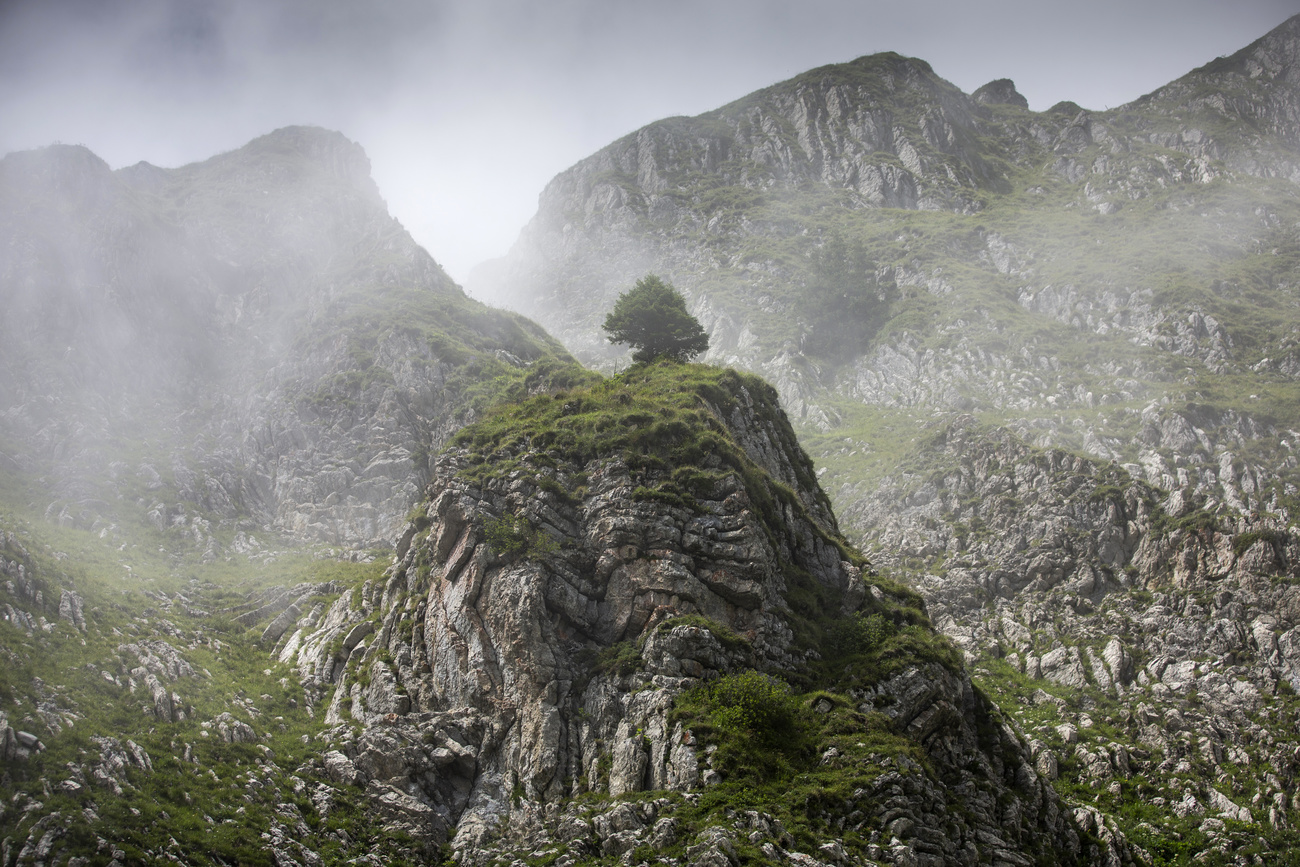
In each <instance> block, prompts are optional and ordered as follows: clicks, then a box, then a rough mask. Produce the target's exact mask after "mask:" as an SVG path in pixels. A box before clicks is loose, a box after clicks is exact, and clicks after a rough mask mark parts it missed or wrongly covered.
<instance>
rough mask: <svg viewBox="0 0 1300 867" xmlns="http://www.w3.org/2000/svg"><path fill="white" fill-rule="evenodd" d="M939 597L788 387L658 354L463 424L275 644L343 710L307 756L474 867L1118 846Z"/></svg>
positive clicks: (1114, 851) (330, 715)
mask: <svg viewBox="0 0 1300 867" xmlns="http://www.w3.org/2000/svg"><path fill="white" fill-rule="evenodd" d="M665 396H671V398H666V397H665ZM512 415H516V416H517V417H519V418H522V419H527V420H528V425H527V427H526V428H525V429H524V430H521V429H520V425H519V424H517V423H511V422H513V421H514V419H513V418H511V417H510V416H512ZM547 431H551V432H554V431H563V432H566V433H570V434H572V436H573V439H568V438H562V437H549V436H547V434H546V432H547ZM548 440H549V441H548ZM918 603H919V600H917V599H916V597H915V596H914V595H912V594H911V593H909V592H908V591H905V590H903V589H902V588H901V587H898V586H897V585H893V584H891V583H889V582H879V581H876V580H874V579H873V576H872V574H871V571H870V567H869V565H867V564H866V563H865V562H864V561H863V560H862V559H861V557H860V556H859V555H857V554H856V552H854V551H852V550H851V549H849V548H848V547H847V546H846V544H845V543H844V541H843V539H842V538H840V536H839V534H838V531H837V529H836V525H835V521H834V518H833V516H832V515H831V513H830V511H829V509H827V508H826V502H825V498H824V496H823V495H821V493H820V491H819V490H818V489H817V488H816V486H815V483H814V482H812V481H811V466H810V465H809V462H808V460H807V458H806V456H805V455H804V454H803V453H802V451H801V450H800V449H799V446H798V444H797V442H796V441H795V439H794V435H793V431H792V430H791V429H790V427H789V424H788V423H787V422H786V421H785V418H784V415H783V413H782V412H781V411H780V409H779V407H778V406H777V404H776V395H775V393H774V392H773V391H772V390H771V388H770V387H769V386H767V385H766V384H764V383H763V382H762V381H760V380H758V379H755V378H753V377H747V376H740V375H737V374H735V373H732V372H730V371H718V370H716V369H713V368H691V367H685V366H682V365H678V364H669V363H659V364H658V366H656V367H650V368H645V367H635V368H632V369H631V370H629V371H628V372H627V373H625V374H623V375H622V376H620V377H617V378H615V379H611V380H606V381H603V382H600V383H598V384H596V385H594V386H592V387H590V388H587V389H575V390H573V391H570V392H566V393H558V394H554V395H544V396H541V397H538V398H535V399H534V400H533V401H532V402H530V403H526V404H524V405H522V406H521V407H519V408H517V409H515V410H513V411H512V412H511V413H508V414H507V417H506V418H504V419H502V418H493V419H489V420H488V421H486V422H483V423H481V424H480V425H477V426H474V427H471V428H467V429H466V430H464V431H462V432H461V433H460V434H459V435H458V437H457V439H456V442H455V443H454V444H453V446H452V447H451V448H450V449H449V450H448V451H447V452H446V453H444V455H443V456H442V457H441V458H440V460H439V461H438V464H437V466H436V469H435V474H434V479H433V481H432V482H431V484H430V486H429V488H428V490H427V492H426V500H425V502H424V503H423V504H422V505H421V506H420V507H419V508H418V509H417V512H416V514H415V516H414V518H413V520H412V523H411V525H410V526H409V527H408V529H407V531H406V533H405V534H404V535H403V537H402V541H401V544H400V545H399V547H398V549H397V555H396V558H395V561H394V564H393V566H392V567H391V568H390V569H389V570H388V571H387V572H386V573H385V575H384V576H383V579H382V580H376V581H372V582H369V583H367V584H365V585H363V586H362V587H361V588H360V589H359V591H357V592H356V593H353V594H350V595H346V596H342V597H340V598H339V600H338V601H337V602H335V603H334V604H333V605H332V606H330V607H329V608H327V609H320V608H318V609H317V611H316V612H314V613H312V614H309V615H308V616H306V617H304V618H302V619H301V620H299V621H298V622H297V623H296V625H295V626H294V627H291V629H292V630H293V631H292V632H291V631H290V630H287V629H286V630H284V632H283V635H282V637H281V638H280V639H279V645H278V646H277V650H276V652H277V653H278V658H279V660H280V661H281V662H284V663H287V664H290V665H293V666H295V667H296V669H297V671H298V673H299V676H300V678H301V679H302V680H303V682H304V683H305V684H306V689H307V692H308V693H309V694H313V695H315V696H316V697H317V701H318V702H319V703H320V704H322V705H328V710H327V711H326V712H325V718H324V720H325V722H326V723H327V724H334V725H335V726H336V728H334V729H332V730H331V738H332V739H331V741H330V743H329V744H328V745H329V746H331V747H333V748H334V749H332V750H331V751H329V752H327V753H325V754H324V755H323V756H322V757H321V758H320V759H318V760H317V761H316V762H314V763H313V764H312V773H314V774H315V775H316V776H317V777H321V778H326V779H330V780H332V781H334V782H336V783H347V784H351V785H355V786H364V787H366V793H367V796H368V797H369V798H370V799H371V801H372V803H374V805H375V809H377V810H379V811H380V813H381V815H382V816H383V817H384V819H385V820H386V821H388V822H391V823H393V825H394V826H395V827H398V828H400V829H401V830H402V831H403V832H404V833H407V834H409V835H411V836H412V838H415V839H420V840H422V841H424V842H425V845H426V846H429V847H434V846H437V845H440V844H444V843H446V844H447V845H448V846H449V849H450V851H451V853H452V856H453V857H455V858H456V859H457V860H458V862H459V863H464V864H489V863H508V862H510V861H513V860H515V859H517V858H547V859H551V860H553V862H554V863H557V864H558V863H565V864H570V863H577V862H578V861H586V860H589V859H595V858H600V857H614V856H628V855H629V853H630V857H631V859H632V861H633V862H641V861H647V860H648V861H652V862H654V863H691V864H701V863H716V864H731V863H733V862H735V861H736V859H737V858H739V859H741V860H742V861H748V860H753V859H758V860H771V861H787V860H789V861H793V862H797V863H801V864H808V865H813V864H827V863H841V862H844V861H848V862H854V863H861V862H863V861H864V860H881V859H885V860H889V861H895V862H899V863H902V862H907V863H918V864H976V863H995V862H1005V863H1035V862H1041V861H1042V859H1043V858H1044V857H1045V855H1046V853H1057V854H1056V855H1054V857H1059V858H1060V860H1061V862H1062V863H1085V862H1090V861H1091V859H1092V858H1094V857H1097V856H1098V855H1099V853H1104V855H1105V856H1106V857H1112V858H1120V859H1123V857H1124V856H1125V855H1126V854H1127V851H1126V849H1125V848H1124V846H1123V844H1122V841H1117V840H1115V839H1113V838H1112V837H1110V835H1109V832H1108V830H1107V829H1105V828H1104V827H1102V828H1101V830H1102V833H1103V837H1104V838H1105V839H1104V840H1103V843H1102V844H1101V845H1100V848H1099V842H1098V838H1097V837H1095V836H1089V834H1088V833H1087V831H1081V830H1080V825H1079V822H1080V821H1081V820H1082V821H1084V822H1085V827H1090V826H1087V825H1086V823H1088V822H1096V821H1100V820H1097V819H1095V818H1094V817H1093V816H1092V815H1091V814H1086V810H1085V811H1084V814H1086V815H1084V814H1079V815H1078V816H1076V814H1075V813H1074V812H1072V811H1071V809H1070V808H1068V807H1066V806H1065V805H1063V804H1062V803H1061V802H1060V801H1059V799H1058V798H1057V797H1056V795H1055V793H1054V792H1053V791H1052V789H1051V786H1050V785H1049V784H1048V783H1047V782H1045V781H1044V780H1043V779H1042V778H1041V777H1040V776H1039V774H1038V773H1037V771H1036V770H1035V769H1034V765H1033V759H1032V757H1031V755H1030V752H1029V748H1028V746H1027V744H1026V743H1025V742H1023V741H1022V740H1021V739H1020V738H1019V737H1018V736H1017V735H1016V733H1015V732H1014V730H1012V729H1011V728H1010V727H1008V726H1007V724H1006V723H1005V722H1004V721H1002V719H1001V717H1000V714H999V713H998V711H997V710H996V708H994V707H993V706H992V705H991V704H990V703H989V702H988V700H987V699H986V698H985V697H984V696H982V695H981V694H979V693H978V692H977V691H976V690H975V689H974V688H973V687H972V685H971V682H970V680H969V678H968V677H967V675H966V673H965V671H964V670H963V668H962V666H961V664H960V662H959V661H958V658H957V657H956V656H955V655H954V654H953V653H952V651H951V648H950V647H949V646H948V645H947V644H946V642H945V641H944V640H943V639H941V638H940V637H938V636H937V635H936V634H935V633H933V632H932V631H931V629H930V627H929V624H928V621H927V620H926V618H925V615H924V614H923V612H922V610H921V609H920V608H919V607H917V606H918ZM871 629H875V630H876V631H875V632H871V631H870V630H871ZM759 672H761V674H759ZM777 675H780V676H781V679H778V678H777V677H776V676H777ZM747 678H748V679H747ZM787 683H794V684H797V687H795V688H793V689H792V688H791V687H789V686H787V685H786V684H787ZM728 690H730V692H729V691H728ZM733 693H734V694H733ZM751 702H762V703H763V704H762V705H761V706H759V705H757V704H755V705H754V706H752V707H751V705H750V703H751ZM737 710H744V711H745V712H746V713H751V714H753V715H754V718H753V719H750V718H748V717H745V716H743V715H741V714H735V713H732V712H735V711H737ZM764 711H765V712H767V713H768V714H769V715H770V716H771V717H772V718H770V719H769V718H767V717H764V716H760V713H761V712H764ZM729 713H731V715H729ZM774 734H775V735H779V738H780V741H781V742H775V741H774V742H771V743H769V742H768V739H769V738H771V737H772V736H773V735H774ZM756 745H758V746H759V747H760V748H759V749H758V750H755V746H756ZM625 860H626V858H625Z"/></svg>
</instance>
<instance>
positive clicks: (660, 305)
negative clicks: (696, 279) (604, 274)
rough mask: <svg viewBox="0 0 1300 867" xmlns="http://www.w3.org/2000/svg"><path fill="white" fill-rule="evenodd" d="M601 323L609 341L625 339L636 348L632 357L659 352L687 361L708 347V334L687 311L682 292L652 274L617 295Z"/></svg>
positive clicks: (637, 358)
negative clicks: (612, 307) (610, 310)
mask: <svg viewBox="0 0 1300 867" xmlns="http://www.w3.org/2000/svg"><path fill="white" fill-rule="evenodd" d="M604 327H605V332H606V333H607V334H609V342H610V343H626V344H627V345H628V346H631V347H632V348H633V349H635V350H636V351H635V352H633V353H632V360H633V361H652V360H654V359H656V358H659V357H660V356H665V357H668V358H675V359H677V360H678V361H689V360H690V359H692V358H694V357H695V356H696V355H699V354H700V353H701V352H703V351H704V350H706V349H708V348H709V335H707V334H705V333H704V329H703V328H702V327H701V326H700V321H699V320H698V319H696V318H695V317H694V316H692V315H691V314H690V313H688V312H687V310H686V299H685V298H683V297H682V293H680V292H678V291H677V290H676V289H674V288H673V286H672V284H671V283H665V282H664V281H663V280H660V279H659V278H658V277H656V276H655V275H653V274H647V275H646V276H644V277H642V278H641V279H640V280H638V281H636V285H635V286H633V287H632V288H631V289H629V290H627V291H626V292H624V293H623V294H622V295H620V296H618V300H617V301H616V302H614V310H613V312H611V313H610V314H609V315H608V316H606V317H605V326H604Z"/></svg>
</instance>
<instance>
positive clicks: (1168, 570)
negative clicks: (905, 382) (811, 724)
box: [846, 420, 1300, 851]
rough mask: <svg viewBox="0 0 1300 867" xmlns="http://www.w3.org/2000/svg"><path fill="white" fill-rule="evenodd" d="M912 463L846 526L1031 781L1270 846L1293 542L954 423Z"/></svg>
mask: <svg viewBox="0 0 1300 867" xmlns="http://www.w3.org/2000/svg"><path fill="white" fill-rule="evenodd" d="M926 448H927V450H928V451H927V454H928V457H929V459H928V461H927V463H928V464H929V465H930V466H931V467H933V468H934V469H933V470H932V471H931V472H930V473H928V474H926V475H924V476H922V475H919V474H918V475H910V476H909V475H905V474H899V475H895V476H893V477H892V478H891V479H890V480H889V481H888V482H887V483H886V484H885V485H882V487H881V489H880V492H879V494H878V495H877V497H876V498H872V499H871V500H868V503H869V506H868V507H867V508H865V509H863V510H862V511H855V512H854V513H853V514H852V515H850V516H846V522H852V523H854V524H857V522H861V523H860V524H857V525H858V526H861V527H863V528H864V531H865V532H866V533H867V534H868V537H869V538H874V541H875V542H876V545H878V554H877V560H878V561H879V562H880V563H881V564H882V565H885V564H892V565H894V566H895V567H896V568H898V569H899V570H900V571H902V572H904V573H906V574H908V575H909V576H910V577H911V578H912V580H913V581H914V583H915V586H917V588H918V589H919V590H920V591H921V592H922V593H923V594H924V595H925V596H926V599H927V601H928V603H929V607H930V611H931V614H932V616H933V617H934V619H935V622H936V623H937V624H938V625H939V626H940V628H942V629H943V630H944V632H945V633H946V634H947V635H949V636H950V637H951V638H952V639H953V640H954V641H956V642H957V643H958V644H959V645H960V646H961V647H962V648H963V649H964V650H965V652H966V655H967V659H968V660H969V661H970V662H971V664H972V665H973V666H974V668H975V670H976V674H977V680H980V681H981V682H982V683H985V684H986V686H987V685H989V684H996V685H997V686H994V687H990V688H994V689H1006V690H1009V692H1007V693H1004V697H1005V701H1004V703H1003V707H1004V708H1007V710H1008V711H1009V713H1010V714H1011V716H1013V717H1014V718H1016V719H1017V720H1018V722H1019V724H1020V725H1021V726H1022V727H1023V728H1022V730H1023V731H1024V732H1025V734H1026V735H1027V736H1028V737H1030V739H1031V741H1030V743H1031V748H1032V750H1033V753H1034V755H1035V762H1036V764H1037V767H1038V769H1039V770H1040V772H1042V773H1044V774H1046V775H1048V776H1056V775H1058V774H1063V775H1066V776H1067V778H1068V779H1070V780H1071V781H1077V782H1084V783H1088V784H1091V785H1097V786H1100V787H1103V788H1105V789H1106V791H1107V792H1109V795H1107V796H1106V797H1105V799H1104V800H1102V801H1100V802H1099V806H1100V808H1101V809H1102V811H1103V814H1107V815H1114V814H1117V813H1124V812H1126V811H1129V810H1131V802H1130V801H1129V800H1128V798H1129V797H1131V796H1126V795H1125V794H1124V793H1125V792H1127V791H1130V789H1129V787H1130V786H1132V785H1134V784H1135V782H1136V781H1139V780H1147V781H1150V782H1149V783H1143V784H1141V785H1140V786H1139V791H1141V792H1142V793H1143V796H1144V797H1146V798H1148V799H1150V800H1151V801H1152V803H1154V804H1156V805H1157V806H1158V807H1160V808H1161V810H1163V811H1165V819H1164V820H1163V823H1164V824H1165V825H1166V826H1169V825H1170V823H1174V822H1177V821H1180V820H1188V817H1198V816H1205V817H1208V818H1206V819H1205V820H1204V821H1201V822H1199V824H1198V825H1197V829H1198V831H1197V832H1198V833H1200V834H1203V835H1205V837H1206V843H1205V845H1206V846H1207V847H1209V846H1213V847H1216V848H1220V849H1223V850H1224V851H1231V850H1232V848H1233V847H1234V846H1237V845H1240V843H1241V840H1242V839H1243V838H1242V837H1241V836H1240V835H1237V836H1235V837H1234V835H1233V834H1231V833H1227V832H1224V831H1223V829H1222V828H1221V827H1217V826H1215V825H1213V822H1221V820H1222V819H1223V818H1227V819H1229V820H1232V821H1236V822H1243V823H1245V824H1246V825H1247V826H1248V827H1249V828H1255V829H1261V830H1263V831H1264V832H1266V833H1271V834H1285V833H1289V829H1290V828H1291V826H1292V822H1293V818H1292V816H1293V811H1294V808H1295V805H1294V803H1293V799H1294V797H1295V796H1296V790H1295V787H1294V782H1293V780H1294V774H1295V768H1294V762H1295V758H1294V756H1295V754H1296V749H1297V747H1300V743H1298V742H1297V741H1296V739H1295V737H1294V735H1293V734H1291V733H1290V729H1289V728H1288V725H1287V724H1285V723H1279V721H1280V720H1287V719H1290V715H1291V713H1292V699H1291V698H1290V697H1291V696H1293V695H1294V693H1295V691H1296V689H1297V687H1298V686H1300V682H1298V676H1300V660H1297V659H1296V658H1295V648H1296V647H1297V646H1300V642H1297V639H1296V635H1297V633H1296V629H1297V626H1298V625H1300V623H1298V621H1297V618H1296V614H1297V611H1300V608H1298V607H1297V606H1298V603H1300V599H1298V598H1297V592H1296V572H1297V563H1300V559H1298V558H1300V540H1297V539H1296V538H1295V537H1294V533H1293V532H1292V531H1291V529H1290V528H1289V527H1288V526H1287V524H1286V523H1285V522H1283V521H1279V520H1278V519H1277V518H1276V517H1274V516H1268V515H1259V514H1256V515H1242V514H1240V513H1239V512H1237V511H1236V510H1235V509H1233V508H1232V507H1231V506H1230V505H1228V504H1227V503H1223V502H1218V501H1214V500H1212V499H1209V500H1207V499H1206V498H1205V494H1204V493H1202V494H1199V495H1198V494H1197V493H1195V492H1193V490H1192V489H1191V488H1190V487H1189V488H1186V489H1183V490H1175V491H1174V492H1173V493H1172V494H1171V493H1168V492H1167V491H1165V490H1161V489H1159V488H1155V487H1152V486H1150V485H1149V484H1147V483H1146V482H1144V481H1142V480H1141V478H1140V476H1139V477H1138V478H1135V477H1134V476H1133V475H1130V473H1129V472H1128V470H1127V469H1126V468H1124V467H1120V466H1116V465H1115V464H1113V463H1112V464H1107V463H1100V462H1096V461H1092V460H1089V459H1086V458H1083V457H1080V456H1078V455H1072V454H1068V453H1065V452H1061V451H1051V450H1048V451H1042V450H1038V449H1034V448H1031V447H1028V446H1026V445H1025V444H1024V443H1023V442H1021V441H1019V440H1018V439H1016V438H1015V437H1014V436H1011V435H1010V434H1009V433H1007V432H1006V431H1003V430H996V429H992V430H991V429H987V428H982V427H980V426H979V425H976V424H974V422H973V420H967V421H966V422H965V423H963V424H957V425H952V426H945V428H944V429H943V430H942V432H940V433H937V434H936V435H935V436H934V437H933V438H932V439H930V440H929V441H928V442H927V444H926ZM1135 469H1137V468H1135ZM877 534H878V535H877ZM940 563H942V564H943V566H942V568H939V566H938V564H940ZM916 564H927V566H926V567H923V568H920V569H917V568H916ZM1008 666H1009V668H1008ZM1021 677H1023V678H1025V679H1026V681H1024V682H1022V683H1024V685H1023V686H1012V683H1013V681H1014V680H1015V679H1017V678H1021ZM1102 726H1111V727H1112V728H1109V729H1107V730H1106V731H1105V732H1104V733H1103V731H1102V730H1101V728H1100V727H1102ZM1251 767H1255V768H1264V769H1266V770H1265V772H1264V773H1263V774H1259V773H1254V772H1252V771H1250V770H1249V768H1251ZM1245 805H1250V806H1245ZM1252 807H1253V808H1254V809H1252ZM1198 821H1199V820H1198ZM1206 823H1209V824H1206ZM1162 831H1163V829H1162ZM1152 833H1156V832H1154V830H1153V831H1152ZM1234 841H1235V842H1234Z"/></svg>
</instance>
